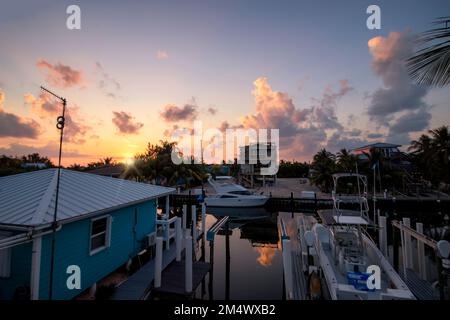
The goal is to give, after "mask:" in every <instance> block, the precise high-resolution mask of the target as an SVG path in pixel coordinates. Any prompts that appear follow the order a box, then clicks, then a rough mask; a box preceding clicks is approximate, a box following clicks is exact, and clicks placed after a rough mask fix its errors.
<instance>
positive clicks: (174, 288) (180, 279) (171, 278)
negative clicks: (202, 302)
mask: <svg viewBox="0 0 450 320" xmlns="http://www.w3.org/2000/svg"><path fill="white" fill-rule="evenodd" d="M209 270H210V264H209V263H207V262H202V261H196V262H194V263H193V264H192V292H186V290H185V264H184V262H172V263H171V264H170V265H169V266H168V267H167V268H166V269H165V270H164V271H163V272H162V276H161V287H160V288H154V289H153V290H152V292H154V293H163V294H175V295H182V296H188V297H191V296H192V295H193V293H194V292H195V290H196V289H197V288H198V286H199V285H200V284H201V282H202V280H203V279H204V278H205V276H206V275H207V274H208V272H209Z"/></svg>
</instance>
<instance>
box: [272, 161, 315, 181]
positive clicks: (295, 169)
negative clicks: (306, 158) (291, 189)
mask: <svg viewBox="0 0 450 320" xmlns="http://www.w3.org/2000/svg"><path fill="white" fill-rule="evenodd" d="M309 167H310V165H309V164H308V163H306V162H298V161H286V160H280V166H279V168H278V173H277V177H278V178H306V177H308V173H309Z"/></svg>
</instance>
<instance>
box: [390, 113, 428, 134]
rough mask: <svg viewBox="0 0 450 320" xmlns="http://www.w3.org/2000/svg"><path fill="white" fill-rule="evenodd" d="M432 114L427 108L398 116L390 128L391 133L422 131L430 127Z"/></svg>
mask: <svg viewBox="0 0 450 320" xmlns="http://www.w3.org/2000/svg"><path fill="white" fill-rule="evenodd" d="M430 120H431V114H430V113H429V112H428V111H427V110H423V109H421V110H418V111H410V112H408V113H405V114H404V115H402V116H400V117H398V118H397V119H396V120H395V121H394V122H393V123H392V125H391V127H390V128H389V134H390V135H391V134H401V133H409V132H415V131H421V130H424V129H426V128H427V127H428V124H429V123H430Z"/></svg>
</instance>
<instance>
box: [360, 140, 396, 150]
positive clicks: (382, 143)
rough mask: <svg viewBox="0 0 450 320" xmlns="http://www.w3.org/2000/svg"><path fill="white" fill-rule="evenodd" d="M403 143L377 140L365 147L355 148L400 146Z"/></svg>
mask: <svg viewBox="0 0 450 320" xmlns="http://www.w3.org/2000/svg"><path fill="white" fill-rule="evenodd" d="M401 146H402V145H401V144H393V143H386V142H376V143H372V144H368V145H366V146H363V147H359V148H355V149H353V150H361V149H367V148H398V147H401Z"/></svg>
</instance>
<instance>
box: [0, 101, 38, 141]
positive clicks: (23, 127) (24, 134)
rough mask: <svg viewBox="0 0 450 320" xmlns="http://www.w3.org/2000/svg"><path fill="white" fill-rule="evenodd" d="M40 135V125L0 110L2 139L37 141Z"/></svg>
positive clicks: (0, 133)
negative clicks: (29, 139) (12, 138)
mask: <svg viewBox="0 0 450 320" xmlns="http://www.w3.org/2000/svg"><path fill="white" fill-rule="evenodd" d="M39 133H40V126H39V124H38V123H37V122H36V121H34V120H31V119H23V118H21V117H19V116H17V115H15V114H13V113H8V112H5V111H4V110H2V109H1V108H0V137H1V138H3V137H15V138H31V139H36V138H37V137H38V135H39Z"/></svg>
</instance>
